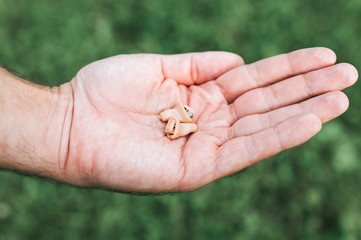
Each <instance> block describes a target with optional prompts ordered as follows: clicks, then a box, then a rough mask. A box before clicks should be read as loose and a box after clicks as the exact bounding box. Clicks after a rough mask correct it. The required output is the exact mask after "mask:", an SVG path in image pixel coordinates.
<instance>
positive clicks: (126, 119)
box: [60, 48, 357, 192]
mask: <svg viewBox="0 0 361 240" xmlns="http://www.w3.org/2000/svg"><path fill="white" fill-rule="evenodd" d="M335 60H336V57H335V54H334V53H333V52H332V51H331V50H328V49H325V48H311V49H304V50H298V51H295V52H291V53H289V54H282V55H279V56H275V57H271V58H268V59H264V60H261V61H258V62H255V63H252V64H250V65H243V60H242V59H241V58H240V57H239V56H237V55H235V54H231V53H224V52H206V53H194V54H181V55H169V56H165V55H150V54H149V55H148V54H137V55H119V56H115V57H111V58H108V59H104V60H101V61H97V62H94V63H92V64H90V65H88V66H86V67H84V68H83V69H81V70H80V71H79V73H78V74H77V75H76V77H75V78H74V79H73V80H72V81H71V82H70V83H68V84H66V85H63V86H62V87H63V88H64V87H69V86H71V87H72V89H73V94H74V95H73V105H74V109H73V113H72V122H71V126H70V136H69V142H68V144H64V146H68V148H66V147H64V148H63V149H61V151H64V152H66V154H63V156H64V157H63V158H62V159H61V163H60V166H63V173H64V175H65V176H66V179H71V180H70V182H72V183H75V184H79V183H80V185H89V186H103V187H109V188H113V189H118V190H123V191H140V192H174V191H188V190H192V189H195V188H198V187H200V186H203V185H205V184H207V183H210V182H212V181H214V180H216V179H219V178H221V177H224V176H226V175H229V174H232V173H235V172H237V171H240V170H241V169H243V168H246V167H248V166H249V165H251V164H254V163H256V162H258V161H260V160H262V159H264V158H267V157H269V156H271V155H274V154H277V153H279V152H281V151H283V150H286V149H288V148H292V147H295V146H297V145H299V144H301V143H304V142H305V141H307V140H308V139H310V138H311V137H312V136H313V135H315V134H316V133H317V132H318V131H319V130H320V129H321V123H324V122H327V121H329V120H331V119H333V118H335V117H337V116H339V115H340V114H342V113H343V112H344V111H345V110H346V109H347V107H348V99H347V97H346V95H345V94H343V93H342V92H340V90H342V89H344V88H346V87H348V86H350V85H352V84H353V83H355V81H356V80H357V71H356V69H355V68H354V67H353V66H352V65H350V64H345V63H342V64H337V65H335V66H332V65H333V64H334V63H335ZM178 102H183V103H184V104H187V105H189V106H190V107H192V108H193V109H194V110H195V111H196V115H195V117H194V120H195V123H196V124H197V125H198V131H197V132H196V133H193V134H191V135H190V136H188V137H182V138H179V139H176V140H169V139H167V137H166V136H165V133H164V127H165V123H163V122H161V121H160V120H159V119H158V115H159V113H160V112H161V111H163V110H164V109H167V108H172V107H173V106H174V105H175V104H177V103H178Z"/></svg>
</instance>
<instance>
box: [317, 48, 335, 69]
mask: <svg viewBox="0 0 361 240" xmlns="http://www.w3.org/2000/svg"><path fill="white" fill-rule="evenodd" d="M311 49H312V50H314V56H315V57H317V58H318V59H319V60H320V61H321V62H324V63H325V64H327V65H333V64H335V62H336V60H337V56H336V53H335V52H334V51H333V50H331V49H329V48H326V47H315V48H311Z"/></svg>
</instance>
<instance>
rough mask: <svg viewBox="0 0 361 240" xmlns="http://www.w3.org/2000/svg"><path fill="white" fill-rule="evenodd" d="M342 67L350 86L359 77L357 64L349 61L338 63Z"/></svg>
mask: <svg viewBox="0 0 361 240" xmlns="http://www.w3.org/2000/svg"><path fill="white" fill-rule="evenodd" d="M337 65H338V66H339V67H340V68H341V70H342V71H341V73H343V74H342V75H343V77H344V79H346V81H347V83H348V85H349V86H351V85H353V84H355V82H356V81H357V79H358V71H357V69H356V67H355V66H353V65H352V64H349V63H339V64H337Z"/></svg>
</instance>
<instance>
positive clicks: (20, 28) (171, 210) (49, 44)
mask: <svg viewBox="0 0 361 240" xmlns="http://www.w3.org/2000/svg"><path fill="white" fill-rule="evenodd" d="M360 23H361V1H359V0H347V1H339V0H337V1H336V0H317V1H314V0H304V1H296V0H291V1H284V0H273V1H270V0H269V1H266V0H247V1H242V0H240V1H232V0H222V1H217V0H194V1H171V0H169V1H166V0H163V1H161V0H152V1H150V0H149V1H132V0H126V1H124V0H122V1H121V0H103V1H99V0H98V1H97V0H86V1H85V0H82V1H74V0H64V1H56V0H48V1H46V0H37V1H26V0H12V1H10V0H0V62H3V63H4V64H6V65H8V66H10V67H12V68H14V69H16V70H17V71H18V72H20V73H21V74H24V75H26V76H28V77H29V78H30V79H33V80H34V81H35V82H37V83H40V84H45V85H49V86H54V85H59V84H61V83H63V82H67V81H69V80H70V79H71V78H72V77H73V76H74V75H75V73H76V72H77V71H78V70H79V69H80V68H81V67H82V66H84V65H86V64H88V63H90V62H92V61H94V60H97V59H101V58H105V57H108V56H112V55H116V54H121V53H138V52H149V53H167V54H168V53H169V54H170V53H181V52H193V51H206V50H225V51H232V52H235V53H238V54H240V55H241V56H243V57H244V59H245V60H246V62H248V63H249V62H252V61H256V60H258V59H261V58H265V57H269V56H272V55H275V54H280V53H284V52H288V51H292V50H295V49H299V48H305V47H312V46H325V47H329V48H331V49H333V50H334V51H335V52H336V53H337V55H338V62H350V63H352V64H354V65H355V66H356V68H358V69H361V68H360V66H361V58H360V54H361V50H360V44H361V27H360ZM345 92H346V93H347V94H348V95H349V98H350V102H351V105H350V109H349V110H348V111H347V112H346V114H344V115H343V116H342V117H340V118H338V119H336V120H334V121H332V122H330V123H327V124H325V125H324V127H323V130H322V131H321V132H320V133H319V134H318V135H317V136H316V137H315V138H314V139H312V140H311V141H309V142H308V143H306V144H304V145H302V146H300V147H298V148H295V149H292V150H288V151H286V152H283V153H281V154H279V155H277V156H275V157H273V158H270V159H267V160H265V161H263V162H260V163H258V164H256V165H254V166H252V167H250V168H248V169H246V170H245V171H243V172H241V173H240V174H237V175H234V176H231V177H227V178H224V179H221V180H219V181H216V182H214V183H212V184H209V185H207V186H205V187H203V188H201V189H198V190H196V191H194V192H190V193H182V194H173V195H165V196H145V197H144V196H143V197H140V196H132V195H126V194H119V193H113V192H107V191H102V190H86V189H76V188H73V187H70V186H66V185H58V184H54V183H49V182H46V181H43V180H39V179H35V178H30V177H24V176H21V175H17V174H14V173H10V172H4V171H2V172H0V239H6V240H11V239H47V240H51V239H277V240H282V239H331V240H332V239H345V240H356V239H361V192H360V189H361V174H360V173H361V171H360V170H361V162H360V156H361V148H360V147H361V135H360V132H361V112H360V107H359V106H360V103H361V93H360V86H359V84H356V85H355V86H354V87H352V88H350V89H347V90H346V91H345Z"/></svg>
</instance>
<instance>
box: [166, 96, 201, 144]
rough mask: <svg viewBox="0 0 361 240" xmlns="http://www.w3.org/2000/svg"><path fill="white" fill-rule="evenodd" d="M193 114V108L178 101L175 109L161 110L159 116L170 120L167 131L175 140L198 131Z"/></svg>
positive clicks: (168, 135) (170, 137) (169, 136)
mask: <svg viewBox="0 0 361 240" xmlns="http://www.w3.org/2000/svg"><path fill="white" fill-rule="evenodd" d="M193 116H194V111H193V109H191V108H190V107H189V106H187V105H183V104H182V103H178V104H177V105H176V106H175V107H174V108H173V109H167V110H164V111H163V112H161V113H160V115H159V118H160V120H162V121H163V122H166V121H168V123H167V125H166V127H165V133H166V134H167V137H168V138H169V139H171V140H173V139H176V138H179V137H183V136H186V135H188V134H189V133H193V132H195V131H197V125H196V124H194V123H193V119H192V118H193Z"/></svg>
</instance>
